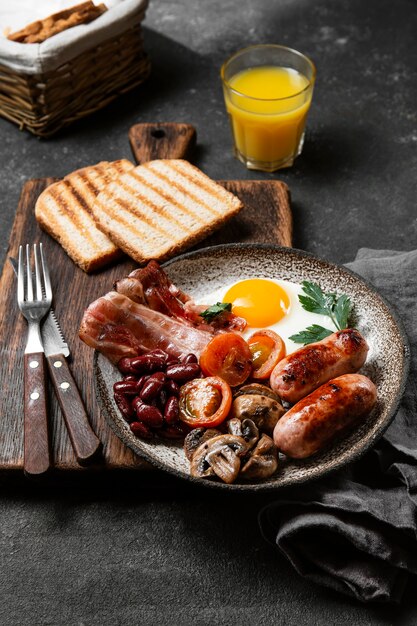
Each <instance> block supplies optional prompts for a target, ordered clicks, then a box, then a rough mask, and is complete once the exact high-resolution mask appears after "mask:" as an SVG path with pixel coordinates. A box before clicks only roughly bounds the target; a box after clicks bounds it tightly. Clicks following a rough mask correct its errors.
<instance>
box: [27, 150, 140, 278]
mask: <svg viewBox="0 0 417 626" xmlns="http://www.w3.org/2000/svg"><path fill="white" fill-rule="evenodd" d="M132 168H133V164H132V163H130V161H127V160H126V159H121V160H120V161H115V162H113V163H109V162H107V161H103V162H101V163H98V164H97V165H94V166H91V167H86V168H83V169H80V170H77V171H75V172H72V173H71V174H69V175H68V176H66V177H65V178H64V179H63V180H61V181H59V182H57V183H54V184H53V185H50V186H49V187H47V188H46V189H45V190H44V191H43V192H42V194H41V195H40V196H39V198H38V201H37V203H36V207H35V215H36V219H37V220H38V222H39V224H40V226H41V227H42V228H43V229H44V230H46V231H47V232H48V233H49V234H50V235H51V236H52V237H54V238H55V239H56V240H57V241H58V242H59V243H60V244H61V245H62V246H63V248H64V249H65V250H66V252H67V254H68V255H69V256H70V257H71V258H72V259H73V261H75V263H77V264H78V265H79V266H80V267H81V268H82V269H83V270H85V271H86V272H89V271H93V270H95V269H98V268H100V267H102V266H104V265H106V264H107V263H109V262H111V261H113V260H114V259H116V258H118V257H119V256H120V255H121V251H120V250H119V249H118V248H117V246H116V245H115V244H114V243H113V241H111V239H110V238H109V237H108V236H107V235H106V234H105V233H104V232H102V231H101V230H100V229H98V228H97V225H96V222H95V220H94V217H93V215H92V212H91V207H92V205H93V204H94V202H95V199H96V197H97V195H98V194H99V192H100V191H101V190H102V189H104V187H105V186H106V185H107V184H109V183H110V182H111V181H112V180H113V179H114V178H115V177H116V176H119V175H120V174H122V173H124V172H127V171H128V170H129V169H132Z"/></svg>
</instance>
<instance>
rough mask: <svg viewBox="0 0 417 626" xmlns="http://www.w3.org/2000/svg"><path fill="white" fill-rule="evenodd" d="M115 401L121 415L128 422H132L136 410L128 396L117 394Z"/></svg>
mask: <svg viewBox="0 0 417 626" xmlns="http://www.w3.org/2000/svg"><path fill="white" fill-rule="evenodd" d="M114 401H115V402H116V404H117V406H118V408H119V411H120V413H121V414H122V415H123V417H124V418H125V420H126V421H127V422H131V421H132V419H133V417H134V416H135V409H134V408H133V406H132V404H131V403H130V402H129V400H128V399H127V398H126V396H124V395H122V394H121V393H118V392H116V393H115V394H114Z"/></svg>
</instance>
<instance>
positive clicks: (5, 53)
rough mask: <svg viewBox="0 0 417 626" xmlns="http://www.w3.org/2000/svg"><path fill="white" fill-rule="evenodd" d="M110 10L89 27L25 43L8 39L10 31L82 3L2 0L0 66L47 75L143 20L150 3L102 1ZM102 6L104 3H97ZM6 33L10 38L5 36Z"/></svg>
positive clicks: (76, 0) (140, 0)
mask: <svg viewBox="0 0 417 626" xmlns="http://www.w3.org/2000/svg"><path fill="white" fill-rule="evenodd" d="M102 1H103V3H104V4H105V5H106V6H107V8H108V11H106V12H105V13H103V15H100V17H98V18H97V19H95V20H94V21H92V22H90V23H89V24H80V25H79V26H74V27H73V28H69V29H68V30H64V31H63V32H62V33H58V35H54V36H53V37H51V38H50V39H47V40H46V41H43V42H42V43H39V44H38V43H31V44H22V43H17V42H15V41H10V40H9V39H7V36H6V35H7V34H8V33H9V32H15V31H16V30H20V29H21V28H23V27H24V26H26V25H27V24H30V23H31V22H34V21H36V20H38V19H42V18H45V17H47V16H48V15H52V14H53V13H57V12H58V11H61V10H62V9H65V8H67V7H70V6H74V5H76V4H80V3H81V2H82V0H13V3H11V2H4V0H0V65H5V66H6V67H10V68H11V69H13V70H15V71H16V72H19V73H20V74H34V75H38V74H43V73H45V72H50V71H52V70H54V69H55V68H57V67H59V66H60V65H62V64H63V63H67V62H68V61H70V60H71V59H73V58H74V57H76V56H78V55H79V54H82V53H83V52H85V51H86V50H89V49H91V48H94V47H95V46H97V45H99V44H100V43H102V42H103V41H105V40H106V39H109V38H110V37H115V36H117V35H119V34H121V33H123V32H124V31H126V30H127V29H128V28H130V27H132V26H134V25H135V24H136V23H137V22H139V21H141V20H142V19H143V15H144V12H145V10H146V7H147V4H148V0H102ZM94 3H95V4H100V0H94ZM5 33H6V35H5Z"/></svg>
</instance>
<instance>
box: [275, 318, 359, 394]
mask: <svg viewBox="0 0 417 626" xmlns="http://www.w3.org/2000/svg"><path fill="white" fill-rule="evenodd" d="M368 349H369V348H368V344H367V343H366V341H365V339H364V338H363V337H362V335H361V334H360V332H359V331H357V330H355V329H354V328H346V329H345V330H339V331H338V332H337V333H333V334H332V335H329V337H326V338H325V339H323V340H322V341H318V342H317V343H311V344H309V345H308V346H304V348H301V349H300V350H297V351H296V352H293V353H292V354H289V355H288V356H287V357H286V358H285V359H282V361H280V362H279V363H278V364H277V365H276V366H275V368H274V369H273V371H272V374H271V380H270V384H271V387H272V389H273V390H274V391H275V393H276V394H278V395H279V396H280V398H281V400H285V401H286V402H290V403H291V404H294V403H295V402H298V400H300V399H301V398H304V396H306V395H308V394H309V393H311V392H312V391H314V389H317V387H320V385H323V383H325V382H327V381H328V380H330V379H331V378H335V377H336V376H341V375H342V374H351V373H353V372H357V371H358V370H359V369H360V368H361V367H362V365H363V364H364V363H365V360H366V355H367V353H368Z"/></svg>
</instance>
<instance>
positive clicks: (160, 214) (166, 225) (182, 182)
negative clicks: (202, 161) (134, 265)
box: [92, 159, 243, 263]
mask: <svg viewBox="0 0 417 626" xmlns="http://www.w3.org/2000/svg"><path fill="white" fill-rule="evenodd" d="M242 207H243V205H242V203H241V202H240V200H239V199H238V198H236V196H234V195H233V194H231V193H230V192H228V191H226V190H225V189H224V188H223V187H222V186H221V185H219V184H217V183H215V182H214V181H212V180H211V179H210V178H208V176H206V175H205V174H203V173H202V172H201V171H200V170H199V169H197V168H196V167H194V166H193V165H190V163H188V162H187V161H183V160H178V159H168V160H165V159H162V160H157V161H150V162H148V163H145V164H144V165H139V166H137V167H135V168H134V169H131V170H129V171H128V172H126V174H123V175H121V176H119V177H118V178H117V179H116V180H114V181H113V182H111V183H110V184H109V185H107V186H106V187H105V189H103V191H102V192H101V193H100V194H99V195H98V196H97V198H96V201H95V202H94V204H93V207H92V212H93V215H94V217H95V219H96V222H97V225H98V227H99V228H100V229H101V230H102V231H103V232H104V233H106V234H107V235H108V236H109V237H111V239H112V240H113V241H114V243H115V244H117V245H118V246H119V248H121V249H122V250H123V251H124V252H126V254H128V255H129V256H131V257H132V258H133V259H135V261H138V262H139V263H144V262H146V261H149V260H150V259H156V260H158V261H161V260H164V259H167V258H169V257H171V256H174V255H175V254H178V253H179V252H182V251H183V250H185V249H186V248H189V247H190V246H192V245H194V244H196V243H198V242H199V241H201V240H202V239H204V238H205V237H207V236H208V235H210V234H211V233H212V232H213V231H214V230H216V229H217V228H219V227H220V226H222V225H223V224H224V223H225V222H226V221H227V220H228V219H230V218H231V217H233V216H234V215H236V214H237V213H238V212H239V211H240V210H241V209H242Z"/></svg>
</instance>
